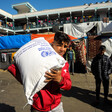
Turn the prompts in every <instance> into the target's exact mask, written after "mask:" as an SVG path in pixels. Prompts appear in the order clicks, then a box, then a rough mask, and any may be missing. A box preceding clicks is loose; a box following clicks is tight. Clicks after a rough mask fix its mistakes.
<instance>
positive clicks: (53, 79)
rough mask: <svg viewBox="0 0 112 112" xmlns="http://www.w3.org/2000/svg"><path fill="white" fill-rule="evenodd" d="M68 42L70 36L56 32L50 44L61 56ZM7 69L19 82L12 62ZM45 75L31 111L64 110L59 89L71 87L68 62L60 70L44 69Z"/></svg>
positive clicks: (34, 97)
mask: <svg viewBox="0 0 112 112" xmlns="http://www.w3.org/2000/svg"><path fill="white" fill-rule="evenodd" d="M69 43H70V38H69V36H68V35H67V34H65V33H63V32H56V33H55V36H54V42H53V43H52V44H51V45H52V47H53V48H54V50H55V51H56V52H57V53H58V54H59V55H60V56H63V55H64V54H65V52H66V50H67V48H68V47H69ZM8 71H9V72H13V73H14V74H13V75H14V76H15V77H16V78H17V79H18V81H20V82H21V79H20V75H19V73H18V72H19V71H18V69H17V66H16V65H14V64H13V65H12V67H11V66H10V67H8ZM16 75H18V76H19V77H18V76H16ZM45 77H46V80H45V82H47V85H46V86H45V87H44V88H43V89H42V90H40V91H39V92H38V93H36V94H35V95H34V96H33V105H31V112H64V109H63V104H62V102H61V96H62V94H61V92H60V89H63V90H69V89H71V79H70V74H69V64H68V62H66V63H65V66H64V67H63V68H62V69H60V70H54V69H51V72H48V71H46V74H45Z"/></svg>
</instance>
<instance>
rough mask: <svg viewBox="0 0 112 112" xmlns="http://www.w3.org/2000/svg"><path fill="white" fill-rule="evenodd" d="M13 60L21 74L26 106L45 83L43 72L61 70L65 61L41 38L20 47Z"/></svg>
mask: <svg viewBox="0 0 112 112" xmlns="http://www.w3.org/2000/svg"><path fill="white" fill-rule="evenodd" d="M14 60H15V63H16V65H17V66H18V69H19V71H20V74H21V79H22V82H23V87H24V92H25V95H26V98H27V100H28V104H30V105H32V103H33V100H32V98H33V96H34V94H35V93H36V92H38V91H40V90H41V89H42V88H43V87H44V86H45V85H46V84H47V83H45V82H44V80H45V77H44V75H45V72H46V71H50V69H51V68H55V69H56V68H62V67H63V66H64V65H65V63H66V61H65V59H64V58H63V57H61V56H60V55H59V54H58V53H56V52H55V50H54V49H53V48H52V46H51V45H50V44H49V43H48V42H47V41H46V40H45V39H44V38H43V37H40V38H36V39H34V40H31V41H30V42H28V43H27V44H25V45H24V46H22V47H21V48H20V49H19V50H18V51H17V52H16V53H15V55H14Z"/></svg>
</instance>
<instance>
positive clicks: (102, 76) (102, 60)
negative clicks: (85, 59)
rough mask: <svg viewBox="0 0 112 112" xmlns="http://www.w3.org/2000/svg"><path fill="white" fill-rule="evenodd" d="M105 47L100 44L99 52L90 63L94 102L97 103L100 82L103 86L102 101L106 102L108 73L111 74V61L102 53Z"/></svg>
mask: <svg viewBox="0 0 112 112" xmlns="http://www.w3.org/2000/svg"><path fill="white" fill-rule="evenodd" d="M105 51H106V47H105V46H104V45H101V46H100V48H99V53H98V54H97V55H96V56H95V57H94V58H93V61H92V64H91V72H92V73H93V75H94V77H95V81H96V103H97V104H99V101H100V86H101V82H102V83H103V87H104V102H106V103H107V102H108V101H109V100H108V92H109V75H110V74H111V69H112V63H111V60H110V59H109V57H108V56H106V55H105V54H104V53H105Z"/></svg>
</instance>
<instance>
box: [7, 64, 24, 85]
mask: <svg viewBox="0 0 112 112" xmlns="http://www.w3.org/2000/svg"><path fill="white" fill-rule="evenodd" d="M8 71H9V72H10V73H11V74H12V75H13V76H14V77H15V78H16V79H17V80H18V81H19V82H20V83H21V84H22V80H21V76H20V72H19V69H18V68H17V66H16V64H12V65H10V66H9V67H8Z"/></svg>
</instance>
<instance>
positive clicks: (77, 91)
mask: <svg viewBox="0 0 112 112" xmlns="http://www.w3.org/2000/svg"><path fill="white" fill-rule="evenodd" d="M62 94H63V96H66V97H73V98H76V99H78V100H80V101H82V102H84V103H87V104H89V105H91V106H93V107H95V108H97V109H101V110H103V111H104V112H112V101H109V103H105V102H104V101H103V100H104V99H103V98H102V97H100V103H99V104H97V105H96V102H95V98H96V97H95V92H94V91H90V90H87V89H82V88H78V87H74V86H72V88H71V90H69V91H62ZM102 95H103V94H102Z"/></svg>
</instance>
